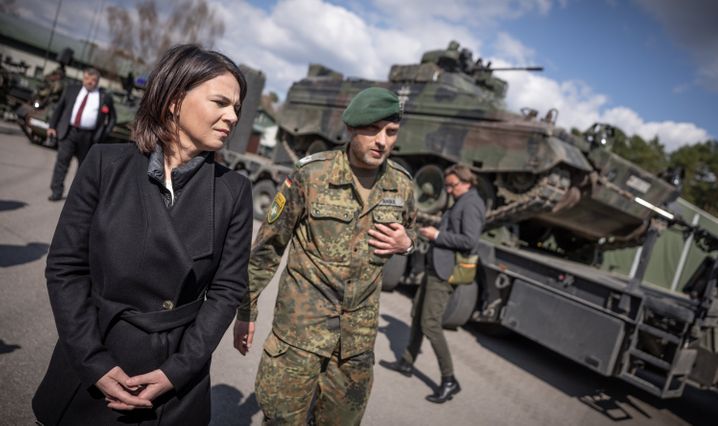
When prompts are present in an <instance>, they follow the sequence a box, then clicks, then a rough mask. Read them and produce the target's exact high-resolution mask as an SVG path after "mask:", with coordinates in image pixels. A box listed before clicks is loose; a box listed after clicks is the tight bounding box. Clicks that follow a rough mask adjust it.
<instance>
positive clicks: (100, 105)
mask: <svg viewBox="0 0 718 426" xmlns="http://www.w3.org/2000/svg"><path fill="white" fill-rule="evenodd" d="M99 82H100V73H99V71H97V70H96V69H94V68H87V69H86V70H85V71H84V72H83V73H82V86H78V85H73V86H69V87H67V88H66V89H65V91H64V92H63V93H62V96H60V100H59V101H58V102H57V105H56V107H55V111H54V112H53V113H52V117H50V123H49V125H50V128H49V129H47V136H48V137H50V138H55V137H56V138H58V139H59V142H58V146H57V160H56V161H55V168H54V170H53V172H52V182H51V183H50V189H51V190H52V194H50V196H49V197H48V200H50V201H59V200H61V199H62V193H63V191H64V189H65V176H66V175H67V169H68V168H69V167H70V161H71V160H72V157H73V156H74V157H77V161H78V162H79V163H80V164H82V160H84V159H85V156H86V155H87V152H88V151H89V150H90V146H92V144H93V143H100V142H102V140H103V139H104V138H105V136H107V135H108V134H109V133H110V132H111V131H112V128H113V127H114V126H115V121H116V120H117V117H116V115H115V107H114V104H113V103H112V95H111V94H110V93H108V92H106V91H105V89H102V88H99V87H98V83H99Z"/></svg>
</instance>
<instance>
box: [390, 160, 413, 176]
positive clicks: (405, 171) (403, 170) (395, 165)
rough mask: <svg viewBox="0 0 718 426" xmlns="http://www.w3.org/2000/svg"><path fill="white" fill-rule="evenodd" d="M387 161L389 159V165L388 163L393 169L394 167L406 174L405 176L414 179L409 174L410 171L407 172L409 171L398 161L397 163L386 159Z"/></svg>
mask: <svg viewBox="0 0 718 426" xmlns="http://www.w3.org/2000/svg"><path fill="white" fill-rule="evenodd" d="M388 161H389V165H390V166H391V167H392V168H394V169H396V170H398V171H400V172H402V173H404V174H405V175H406V177H408V178H409V180H413V179H414V178H413V177H412V176H411V173H409V171H408V170H406V169H405V168H404V167H403V166H402V165H401V164H399V163H397V162H396V161H394V160H391V159H390V160H388Z"/></svg>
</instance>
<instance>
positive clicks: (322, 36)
mask: <svg viewBox="0 0 718 426" xmlns="http://www.w3.org/2000/svg"><path fill="white" fill-rule="evenodd" d="M157 3H158V4H160V5H161V9H165V8H166V7H168V6H169V4H170V2H169V1H168V0H157ZM209 3H210V5H211V6H212V7H213V8H214V9H215V11H216V12H217V15H218V16H221V17H222V18H223V19H224V21H225V27H226V30H225V33H224V36H223V37H222V38H221V39H219V40H218V41H217V42H216V44H215V46H214V47H216V48H218V49H220V50H222V51H224V52H225V53H227V54H228V55H229V56H231V57H232V58H234V59H235V60H236V61H238V62H243V63H246V64H248V65H250V66H253V67H255V68H259V69H261V70H263V71H264V72H265V73H266V75H267V88H268V89H270V90H274V91H275V92H277V93H278V94H279V95H280V98H281V97H283V95H284V94H285V93H286V90H287V88H288V87H289V85H291V83H292V82H293V81H296V80H298V79H300V78H302V77H303V76H304V75H305V74H306V70H307V64H309V63H313V62H318V63H323V64H325V65H328V66H330V67H332V68H334V69H336V70H338V71H341V72H343V73H344V74H345V75H351V76H360V77H365V78H372V79H385V78H386V77H387V74H388V70H389V67H390V66H391V64H394V63H412V62H417V61H418V60H419V58H420V56H421V54H422V52H424V51H426V50H431V49H437V48H444V47H445V46H446V45H447V44H448V42H449V41H450V40H452V39H454V40H457V41H459V42H460V43H461V44H462V46H464V47H468V48H470V49H471V50H473V51H474V54H475V57H476V56H477V55H480V56H482V57H484V58H486V59H489V60H492V61H493V63H494V64H495V65H514V66H521V65H543V66H544V67H545V71H544V72H543V73H540V74H535V73H524V72H512V73H503V74H501V77H502V78H505V79H506V80H508V81H509V84H510V89H509V93H508V97H507V104H508V107H509V109H512V110H515V111H518V109H519V108H521V107H524V106H528V107H532V108H535V109H537V110H539V112H540V114H542V115H543V114H544V113H545V112H546V111H547V110H548V109H549V108H557V109H558V110H559V120H558V124H559V125H561V126H563V127H567V128H570V127H577V128H579V129H585V128H587V127H588V126H590V125H591V124H592V123H593V122H595V121H605V122H609V123H611V124H614V125H617V126H619V127H621V128H622V129H624V130H625V131H626V132H627V133H629V134H634V133H635V134H639V135H641V136H642V137H644V138H647V139H648V138H652V137H654V136H656V135H657V136H658V137H659V139H660V140H661V142H663V143H664V144H665V145H666V146H667V147H668V149H669V150H673V149H675V148H677V147H679V146H681V145H683V144H688V143H694V142H702V141H704V140H706V139H709V138H716V137H718V122H716V120H715V119H714V117H715V116H716V115H718V112H716V110H717V109H718V108H717V107H718V25H717V24H716V22H718V1H715V0H683V1H678V0H442V1H440V2H438V1H435V0H367V1H360V0H344V1H336V0H276V1H258V0H249V1H246V0H245V1H236V0H210V1H209ZM56 4H57V3H54V2H47V1H42V0H26V1H25V2H22V3H19V2H16V6H15V7H16V8H17V9H18V12H19V14H20V15H21V16H23V17H25V18H28V19H34V20H39V21H43V22H49V21H51V19H52V16H53V15H54V11H55V7H56ZM108 5H122V6H124V7H126V8H128V9H130V10H134V5H135V1H134V0H64V1H63V8H62V10H61V13H60V18H59V21H60V25H59V28H60V31H65V32H70V31H77V32H79V34H80V35H81V36H85V35H86V34H87V33H88V30H87V29H84V28H80V27H82V24H78V22H77V21H76V20H74V19H76V18H77V16H78V15H83V16H86V19H84V22H88V23H89V22H91V21H92V20H91V17H92V13H93V11H94V10H95V9H96V8H98V6H102V7H104V8H105V9H106V8H107V7H108ZM437 5H438V6H437ZM100 23H101V25H100V28H99V29H98V32H97V33H98V36H97V41H98V42H102V41H103V37H104V39H105V40H106V39H107V29H106V27H107V21H106V19H102V20H101V21H100ZM86 25H89V24H86ZM70 28H72V30H70ZM88 28H89V27H88Z"/></svg>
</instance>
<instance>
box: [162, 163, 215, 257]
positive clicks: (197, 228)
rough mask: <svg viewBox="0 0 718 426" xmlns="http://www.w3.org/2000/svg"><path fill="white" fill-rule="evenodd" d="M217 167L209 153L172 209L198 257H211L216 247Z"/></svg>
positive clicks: (181, 236) (182, 235)
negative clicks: (215, 175)
mask: <svg viewBox="0 0 718 426" xmlns="http://www.w3.org/2000/svg"><path fill="white" fill-rule="evenodd" d="M214 168H215V165H214V160H213V156H212V155H210V156H209V157H207V159H206V160H205V162H204V163H203V164H202V166H201V167H200V168H199V170H197V172H196V173H195V175H194V176H192V179H190V180H189V182H187V184H186V185H185V187H184V189H182V193H181V195H180V196H179V197H178V198H177V203H176V204H175V206H174V207H172V209H171V210H169V214H170V216H171V218H172V222H173V223H174V229H175V230H176V232H177V235H178V236H179V239H180V240H181V241H182V242H183V243H184V246H185V247H186V249H187V251H188V252H189V255H190V256H191V257H192V259H195V260H196V259H199V258H202V257H206V256H210V255H211V254H212V251H213V248H214Z"/></svg>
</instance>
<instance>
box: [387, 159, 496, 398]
mask: <svg viewBox="0 0 718 426" xmlns="http://www.w3.org/2000/svg"><path fill="white" fill-rule="evenodd" d="M475 179H476V178H475V176H474V175H473V174H472V173H471V169H469V168H468V167H467V166H464V165H461V164H457V165H454V166H451V167H449V168H448V169H447V170H446V171H445V172H444V185H445V186H446V191H447V192H448V193H449V194H450V195H451V196H453V198H454V200H455V203H454V205H453V206H452V207H451V208H450V209H449V210H448V211H447V212H446V213H445V214H444V216H443V217H442V219H441V223H440V224H439V229H436V228H434V227H433V226H428V227H423V228H420V229H419V232H420V233H421V235H422V236H424V237H425V238H427V239H428V240H429V241H430V242H431V248H430V250H429V252H428V253H427V255H426V263H427V264H426V274H425V278H424V281H423V283H422V285H421V287H420V288H419V291H417V293H416V296H415V297H414V305H413V308H412V315H413V319H412V322H411V332H410V336H409V344H408V345H407V348H406V350H404V355H403V356H402V358H401V359H399V360H398V361H396V362H384V361H382V365H383V366H385V367H387V368H389V369H391V370H394V371H398V372H399V373H401V374H403V375H405V376H407V377H409V376H411V374H412V364H413V363H414V361H416V357H417V355H418V354H419V349H420V348H421V342H422V340H423V336H426V337H427V338H428V339H429V341H430V342H431V347H432V348H433V349H434V353H436V358H437V359H438V361H439V369H440V370H441V387H440V388H439V389H438V390H437V391H436V393H434V394H433V395H429V396H427V397H426V399H427V400H428V401H431V402H435V403H439V404H440V403H444V402H446V401H447V400H449V399H451V398H452V397H453V396H454V395H455V394H457V393H459V391H461V386H459V382H458V381H457V380H456V378H455V377H454V367H453V364H452V362H451V353H450V352H449V346H448V344H447V342H446V338H445V337H444V332H443V329H442V318H443V316H444V311H445V310H446V305H447V304H448V302H449V299H450V298H451V295H452V293H453V292H454V285H453V284H450V283H449V282H450V281H453V280H450V279H449V277H451V276H452V273H453V271H454V267H455V266H456V253H457V252H458V253H462V254H465V255H467V256H468V255H474V254H476V253H477V252H478V243H479V237H480V236H481V228H482V227H483V223H484V213H485V209H486V208H485V206H484V202H483V200H482V199H481V197H480V196H479V193H478V191H477V190H476V188H474V186H475V184H476V180H475ZM474 267H475V265H474Z"/></svg>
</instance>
